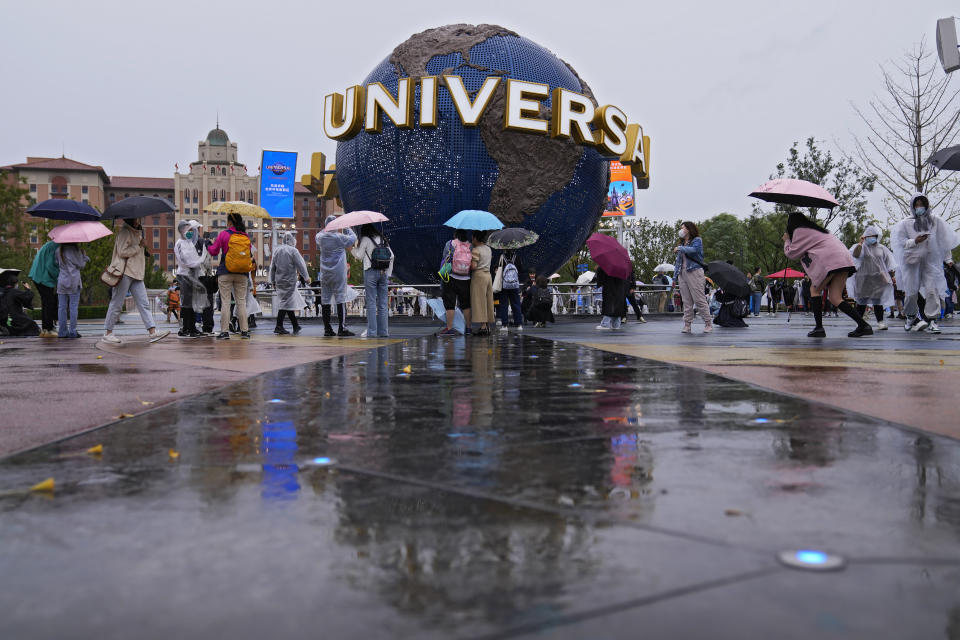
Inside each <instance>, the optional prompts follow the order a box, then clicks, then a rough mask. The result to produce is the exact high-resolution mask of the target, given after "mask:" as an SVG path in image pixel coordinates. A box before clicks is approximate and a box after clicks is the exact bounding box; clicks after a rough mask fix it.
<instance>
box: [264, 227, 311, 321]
mask: <svg viewBox="0 0 960 640" xmlns="http://www.w3.org/2000/svg"><path fill="white" fill-rule="evenodd" d="M297 275H300V276H302V277H303V279H304V281H307V282H309V281H310V274H309V272H308V271H307V263H306V262H304V260H303V256H302V255H300V252H299V251H297V238H296V236H295V235H294V234H293V233H291V232H289V231H287V232H286V233H284V234H283V244H281V245H280V246H278V247H277V248H275V249H274V250H273V259H272V260H271V261H270V282H272V283H273V286H274V287H276V292H277V293H276V296H277V309H278V310H281V311H301V310H303V308H304V307H305V306H307V303H306V301H305V300H304V299H303V296H302V295H300V292H299V291H297Z"/></svg>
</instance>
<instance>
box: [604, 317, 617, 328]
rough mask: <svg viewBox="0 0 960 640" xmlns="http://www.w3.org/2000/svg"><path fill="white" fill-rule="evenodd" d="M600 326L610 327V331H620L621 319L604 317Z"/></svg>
mask: <svg viewBox="0 0 960 640" xmlns="http://www.w3.org/2000/svg"><path fill="white" fill-rule="evenodd" d="M600 326H601V327H608V328H610V329H619V328H620V318H613V317H611V316H603V317H602V318H600Z"/></svg>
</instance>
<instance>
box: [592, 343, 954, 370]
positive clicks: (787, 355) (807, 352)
mask: <svg viewBox="0 0 960 640" xmlns="http://www.w3.org/2000/svg"><path fill="white" fill-rule="evenodd" d="M580 344H583V345H584V346H586V347H592V348H594V349H601V350H603V351H612V352H614V353H621V354H623V355H629V356H636V357H638V358H647V359H650V360H659V361H661V362H672V363H676V364H700V365H748V366H767V367H838V368H855V369H883V370H887V371H914V370H922V371H927V372H931V373H933V372H936V371H960V351H935V350H932V349H902V350H883V351H880V350H874V349H831V350H824V349H780V348H776V347H708V346H700V345H675V346H668V345H642V344H616V343H607V342H582V343H580Z"/></svg>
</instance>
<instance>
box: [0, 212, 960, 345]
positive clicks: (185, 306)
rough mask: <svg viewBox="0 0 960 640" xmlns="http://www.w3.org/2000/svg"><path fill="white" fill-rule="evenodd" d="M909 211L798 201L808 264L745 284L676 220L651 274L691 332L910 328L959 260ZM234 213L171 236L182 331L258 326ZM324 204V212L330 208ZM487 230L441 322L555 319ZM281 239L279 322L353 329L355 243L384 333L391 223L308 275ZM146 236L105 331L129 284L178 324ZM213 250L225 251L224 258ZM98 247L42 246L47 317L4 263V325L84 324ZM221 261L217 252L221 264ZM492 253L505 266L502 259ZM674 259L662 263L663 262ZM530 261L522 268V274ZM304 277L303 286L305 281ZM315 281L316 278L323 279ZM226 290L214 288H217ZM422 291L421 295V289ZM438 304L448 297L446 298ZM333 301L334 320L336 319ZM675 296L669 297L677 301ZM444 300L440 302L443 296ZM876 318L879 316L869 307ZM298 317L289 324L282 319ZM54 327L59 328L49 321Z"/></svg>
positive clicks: (14, 330)
mask: <svg viewBox="0 0 960 640" xmlns="http://www.w3.org/2000/svg"><path fill="white" fill-rule="evenodd" d="M911 212H912V216H911V217H910V218H907V219H905V220H902V221H901V222H899V223H897V224H896V225H895V226H894V227H893V228H892V229H891V230H890V234H889V242H890V246H889V247H888V246H886V245H885V244H884V242H883V231H882V229H880V227H879V226H877V225H876V224H870V225H868V226H867V227H866V228H865V229H864V230H863V233H862V236H861V238H860V240H859V242H857V243H855V244H854V245H853V246H851V247H846V246H844V244H843V243H842V242H841V241H840V240H839V239H838V238H836V237H835V236H834V235H833V234H831V233H830V232H829V231H827V230H826V229H824V228H823V227H821V226H820V225H818V224H817V223H816V222H815V221H814V220H811V219H810V218H808V217H806V216H804V215H803V214H802V213H799V212H794V213H792V214H790V216H789V217H788V219H787V226H786V229H785V232H784V234H783V252H784V255H785V256H786V257H787V258H789V259H791V260H794V261H796V262H798V263H799V264H800V266H801V268H802V269H803V273H802V274H800V273H796V274H790V275H797V276H800V275H802V276H803V277H802V278H801V277H797V278H791V279H789V280H788V277H787V274H786V272H784V273H783V274H782V275H783V277H779V278H768V277H765V276H764V274H763V271H762V270H761V269H760V268H759V267H757V268H754V269H753V270H752V271H751V272H749V273H747V274H746V276H745V278H746V284H747V286H748V288H749V295H746V296H742V294H740V295H738V296H733V295H732V294H726V293H724V291H723V289H722V288H713V290H712V291H711V287H710V284H709V280H708V274H707V273H706V270H705V265H704V245H703V239H702V237H701V236H700V232H699V230H698V228H697V226H696V224H694V223H693V222H691V221H684V222H683V223H682V224H681V225H680V231H679V238H678V242H677V245H676V247H675V248H674V252H675V256H676V258H675V262H674V265H673V268H674V271H673V273H674V277H673V278H669V277H668V276H666V275H665V274H662V273H661V274H659V275H658V276H657V278H659V282H658V281H657V280H656V279H655V282H654V284H656V285H657V286H661V287H663V288H664V289H666V293H668V294H669V293H670V292H675V294H676V298H677V299H676V303H677V306H679V307H680V308H681V310H682V318H683V320H682V326H681V329H680V330H681V332H682V333H687V334H689V333H692V331H693V325H694V321H695V320H696V319H697V318H698V317H699V319H700V321H701V322H702V323H703V333H705V334H709V333H711V332H712V331H713V327H714V324H717V325H720V326H727V327H746V326H747V325H746V324H745V323H744V322H743V320H742V319H743V318H744V317H748V316H751V315H752V316H753V317H758V316H760V315H761V311H762V303H763V301H764V299H765V300H766V303H767V314H768V315H775V314H776V313H777V310H778V308H779V307H780V306H781V305H782V306H783V307H784V308H785V309H786V310H788V312H790V311H803V312H804V313H808V314H812V315H813V320H814V327H813V328H812V330H811V331H810V332H809V333H808V336H810V337H813V338H817V337H824V336H826V329H825V328H824V326H823V316H824V314H829V313H831V312H832V313H833V314H834V315H835V316H838V315H839V314H840V313H843V314H844V315H846V316H848V317H849V318H850V319H851V320H853V322H854V323H855V324H856V326H855V328H854V329H853V330H852V331H850V332H849V333H848V336H849V337H854V338H860V337H865V336H870V335H872V334H873V332H874V330H881V331H882V330H886V329H887V328H888V326H887V324H886V323H885V322H884V320H885V318H887V317H888V316H889V317H894V316H895V317H897V318H900V319H903V320H904V321H905V324H904V329H905V330H907V331H913V332H919V331H924V330H927V331H930V332H932V333H939V332H940V328H939V325H938V320H939V318H940V316H941V308H942V309H943V315H944V316H945V317H952V315H953V313H954V308H955V304H956V299H955V297H956V295H957V289H958V286H960V270H958V269H957V267H956V266H955V265H954V263H953V259H952V256H951V252H952V250H953V249H954V248H955V247H956V246H957V245H958V244H960V237H958V234H957V232H956V231H954V230H953V229H951V228H950V227H949V226H948V225H947V224H946V223H945V222H944V221H943V220H942V219H941V218H940V217H939V216H937V215H935V214H933V213H932V212H931V211H930V203H929V201H928V199H927V198H926V197H925V196H924V195H923V194H916V195H915V196H914V198H913V199H912V202H911ZM227 220H228V227H227V228H226V229H225V230H223V231H221V232H220V233H219V234H217V235H216V236H215V237H209V236H208V235H205V234H203V227H202V225H201V224H200V223H199V222H198V221H196V220H183V221H181V222H180V223H179V224H178V226H177V233H178V240H177V242H176V246H175V250H174V252H175V256H176V272H175V282H174V283H173V284H171V285H170V288H169V290H168V291H167V293H166V298H165V311H166V314H167V321H168V322H169V321H170V316H171V315H172V316H173V317H174V318H175V319H176V320H178V322H179V324H180V330H179V332H178V335H179V336H180V337H182V338H197V337H202V336H212V335H213V328H214V310H215V306H217V304H215V303H219V305H218V306H219V309H220V326H219V332H218V333H217V334H216V337H217V338H218V339H220V340H228V339H230V334H231V332H234V333H238V334H239V336H240V338H241V339H249V337H250V327H251V325H252V323H254V322H255V315H256V314H257V313H259V312H260V309H259V305H258V303H257V300H256V297H255V296H254V295H253V294H254V288H255V282H254V280H253V278H252V277H251V273H252V272H253V271H254V269H255V267H256V263H255V261H254V257H253V253H254V251H253V247H252V244H251V240H250V237H249V235H248V233H247V230H246V227H245V224H244V221H243V219H242V217H241V216H240V215H238V214H230V215H229V216H228V219H227ZM335 220H336V217H335V216H329V217H328V218H327V220H326V225H329V224H330V223H332V222H334V221H335ZM487 236H488V233H487V232H485V231H473V232H470V231H467V230H462V229H458V230H455V232H454V235H453V237H452V238H451V239H450V240H449V241H448V242H447V243H446V245H445V247H444V249H443V251H442V255H441V256H440V267H439V274H440V276H441V281H442V293H441V300H442V311H443V320H444V321H445V326H444V328H443V329H442V330H441V331H440V332H439V335H459V334H460V333H461V332H460V331H458V330H457V329H456V328H455V318H457V314H458V310H459V314H461V315H462V322H463V333H465V334H467V335H471V334H474V335H478V336H483V335H488V334H490V333H491V331H494V330H497V328H498V327H499V330H500V331H510V330H515V331H522V330H523V327H524V325H525V324H532V325H533V326H535V327H538V328H542V327H545V326H546V324H547V323H548V322H549V323H552V322H555V318H554V313H553V312H554V309H555V307H556V302H555V291H554V290H553V288H552V287H551V286H550V284H549V281H548V279H547V278H546V277H544V276H543V275H540V274H537V272H536V270H535V269H533V268H530V269H527V270H525V269H524V266H523V265H522V264H521V263H520V261H519V257H518V254H517V252H516V251H511V250H505V251H502V252H500V253H499V254H498V255H497V256H496V258H497V259H496V261H495V260H494V258H495V255H494V253H493V251H492V249H491V247H490V246H489V245H488V244H487ZM281 241H282V244H280V245H279V246H277V247H276V248H275V249H274V251H273V257H272V260H271V264H270V269H269V276H268V282H269V286H270V287H271V288H272V291H273V300H274V311H275V313H276V327H275V328H274V333H276V334H279V335H286V334H289V333H291V332H292V333H293V334H294V335H296V334H299V333H300V331H301V325H300V322H299V319H298V317H297V314H298V313H303V312H304V311H305V310H306V309H307V308H308V307H310V306H314V308H315V309H316V311H318V312H320V311H322V313H321V317H322V319H323V325H324V335H325V336H353V335H354V333H353V332H352V331H350V330H349V329H348V328H347V327H346V316H347V309H346V305H347V304H348V303H350V302H351V301H353V300H354V299H355V298H356V297H357V295H358V294H357V292H356V290H355V289H354V288H352V287H350V286H349V285H348V269H349V266H348V261H347V251H350V253H351V255H352V256H353V257H354V258H356V259H357V260H358V261H359V263H360V264H361V266H362V269H363V287H364V293H365V304H366V312H367V313H366V316H367V327H366V330H365V331H364V332H363V333H362V336H363V337H370V338H385V337H389V335H390V330H389V315H390V312H389V304H390V299H391V298H390V296H389V294H388V283H389V281H390V278H391V276H392V273H393V267H394V254H393V251H392V249H391V248H390V246H389V241H388V239H387V238H386V237H385V235H384V234H383V233H382V232H380V231H379V230H378V229H377V228H376V227H375V226H374V225H372V224H367V225H363V226H362V227H361V228H360V230H359V235H358V234H357V233H355V232H354V231H353V230H352V229H350V228H344V229H337V230H331V231H326V230H323V231H320V232H319V233H318V234H317V235H316V246H317V247H318V249H319V251H320V261H319V270H318V274H317V278H316V279H315V280H313V281H310V275H309V272H308V269H307V264H306V262H305V260H304V258H303V255H302V254H301V253H300V251H299V250H298V249H297V246H296V236H295V234H293V233H289V232H288V233H284V234H282V236H281ZM145 247H146V243H145V239H144V233H143V229H142V227H141V225H140V220H139V219H136V218H131V219H124V220H119V221H118V222H117V226H116V230H115V235H114V242H113V253H112V256H111V261H110V264H109V266H108V267H107V268H106V270H105V271H104V273H103V275H102V277H101V279H102V280H103V281H104V282H105V283H107V284H108V285H110V286H111V289H110V291H111V298H110V304H109V306H108V308H107V312H106V318H105V320H104V326H103V329H104V333H103V338H102V339H103V340H104V341H105V342H108V343H120V342H121V338H120V337H118V336H117V335H116V334H115V333H114V328H115V326H116V324H117V323H118V321H119V316H120V310H121V306H122V305H123V304H124V302H125V300H126V298H127V297H128V296H129V297H131V298H132V300H133V303H134V305H135V307H136V309H137V311H138V312H139V314H140V317H141V319H142V321H143V325H144V327H145V328H146V330H147V332H148V337H149V340H150V341H151V342H156V341H158V340H161V339H163V338H164V337H165V336H166V335H167V334H168V333H169V332H168V331H160V330H158V329H157V327H156V322H155V321H154V318H153V314H152V313H151V312H150V308H149V306H148V302H147V292H146V287H145V284H144V269H145V265H146V255H147V254H146V248H145ZM217 259H219V261H218V262H216V261H217ZM88 260H89V258H88V257H87V255H86V254H85V252H84V250H83V246H82V245H81V244H77V243H67V244H57V243H55V242H52V241H51V242H48V243H46V244H45V245H44V246H43V247H41V249H40V250H39V251H38V252H37V255H36V257H35V259H34V261H33V264H32V267H31V269H30V273H29V277H30V280H32V281H33V284H34V286H35V287H36V289H37V292H38V293H39V294H40V301H41V314H40V316H41V326H40V327H37V325H36V323H35V322H34V321H33V320H32V319H31V318H30V316H29V315H28V314H27V312H26V311H25V309H30V308H32V306H33V297H34V293H33V291H32V290H31V287H30V285H29V283H27V284H24V285H23V287H19V286H17V285H18V281H19V276H20V272H19V271H16V270H12V269H0V333H2V334H3V335H24V336H29V335H40V336H43V337H59V338H66V339H69V338H77V337H80V334H79V333H78V332H77V320H78V317H77V316H78V304H79V299H80V293H81V291H82V288H83V283H82V277H81V272H82V270H83V268H84V266H85V265H86V264H87V262H88ZM215 262H216V264H214V263H215ZM494 262H496V267H495V269H494ZM665 266H666V265H665ZM521 274H525V277H521ZM308 283H309V285H310V286H309V288H306V289H305V291H306V292H307V293H306V297H305V296H304V295H303V294H302V293H301V291H302V290H304V288H305V287H307V285H308ZM591 284H592V285H593V286H596V287H597V288H598V289H599V295H600V298H601V301H600V305H599V309H598V310H599V312H600V315H601V320H600V323H599V325H598V326H597V329H598V330H601V331H613V330H617V329H619V328H620V327H621V326H622V323H623V322H625V321H626V318H627V315H628V311H627V308H628V305H629V306H631V307H632V309H633V311H634V313H635V314H636V316H637V320H638V321H640V322H645V319H644V317H643V307H644V300H643V298H642V296H641V295H640V293H639V292H638V281H637V280H636V276H635V274H634V273H631V274H630V276H629V277H628V278H618V277H614V276H612V275H610V274H609V273H607V272H606V271H604V270H603V269H602V268H598V269H597V271H596V274H595V277H594V279H593V281H592V283H591ZM318 290H319V291H318ZM218 293H219V296H218V298H219V299H218V300H215V296H216V294H218ZM420 297H421V296H415V297H414V302H413V304H414V305H416V304H417V303H418V302H419V304H420V306H421V309H422V310H424V311H425V309H423V307H424V306H429V305H424V302H425V300H423V301H420ZM667 301H668V295H661V296H660V297H659V299H658V305H657V307H658V308H657V310H658V311H663V310H664V309H663V307H664V306H666V305H667ZM438 304H439V302H438ZM334 306H335V307H336V315H337V328H336V330H335V329H334V327H333V325H332V315H333V307H334ZM670 306H671V307H672V306H673V305H670ZM438 309H440V307H438ZM868 310H869V311H870V312H871V313H872V314H873V317H874V319H875V321H876V325H875V326H871V325H870V324H869V323H868V322H867V321H866V320H865V316H866V313H867V311H868ZM288 318H289V321H290V328H291V330H290V331H288V330H287V329H286V326H285V321H286V320H287V319H288ZM54 327H56V331H54Z"/></svg>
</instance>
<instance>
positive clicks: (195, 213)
mask: <svg viewBox="0 0 960 640" xmlns="http://www.w3.org/2000/svg"><path fill="white" fill-rule="evenodd" d="M193 215H197V208H196V207H194V208H193Z"/></svg>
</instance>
